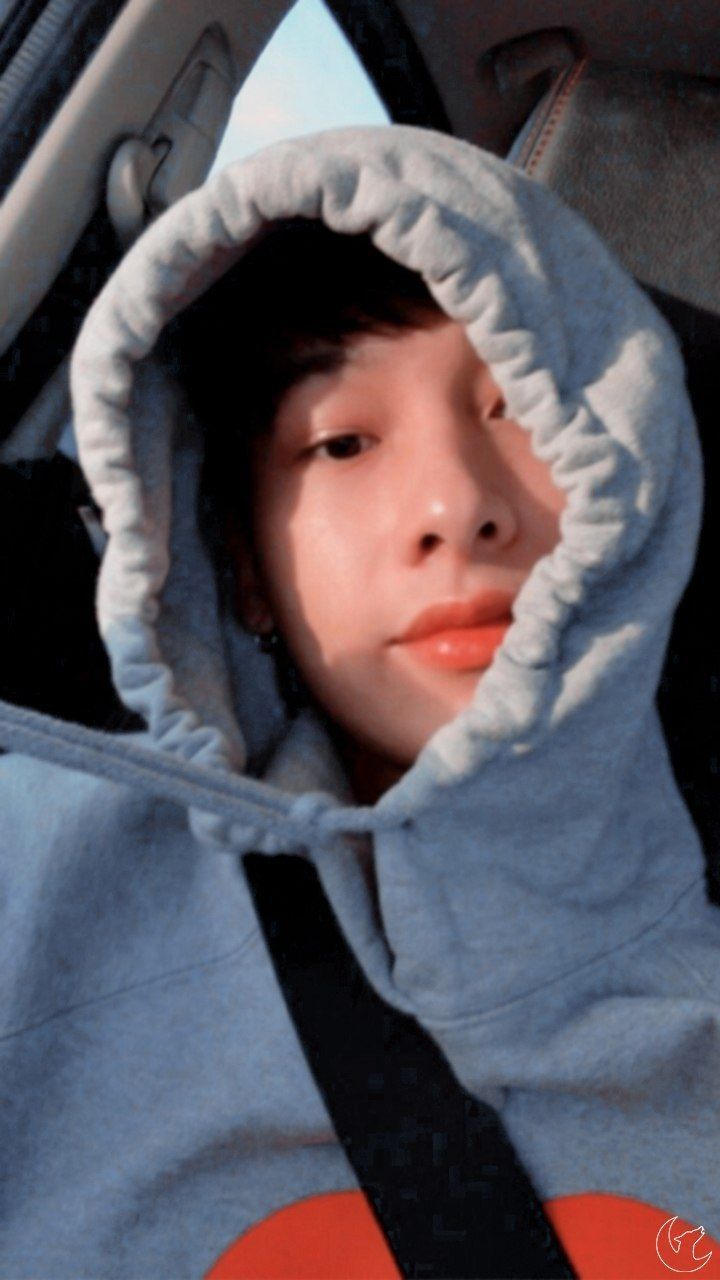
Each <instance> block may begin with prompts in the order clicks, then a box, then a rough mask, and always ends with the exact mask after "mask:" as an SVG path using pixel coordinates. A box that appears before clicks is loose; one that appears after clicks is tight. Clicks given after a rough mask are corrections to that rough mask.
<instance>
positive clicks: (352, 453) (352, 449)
mask: <svg viewBox="0 0 720 1280" xmlns="http://www.w3.org/2000/svg"><path fill="white" fill-rule="evenodd" d="M372 444H373V441H372V439H371V438H370V437H369V436H364V435H361V434H360V433H359V432H356V431H347V432H345V433H344V434H343V435H337V436H329V437H328V438H327V439H325V440H318V441H317V443H316V444H313V445H311V446H310V448H309V449H308V451H307V452H308V454H310V455H311V456H312V457H316V458H318V457H320V458H329V459H332V460H333V461H334V462H343V461H344V460H345V459H346V458H356V457H357V456H358V455H359V454H361V453H365V452H366V450H367V449H369V448H372Z"/></svg>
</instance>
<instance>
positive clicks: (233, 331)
mask: <svg viewBox="0 0 720 1280" xmlns="http://www.w3.org/2000/svg"><path fill="white" fill-rule="evenodd" d="M442 314H443V313H442V312H441V310H440V308H439V307H438V304H437V303H436V302H435V301H434V299H433V298H432V295H431V294H430V293H429V291H428V289H427V287H426V285H425V283H424V281H423V280H422V278H421V276H419V275H418V274H417V273H416V272H415V271H410V270H408V268H406V267H402V266H400V265H399V264H398V263H396V262H394V261H393V260H392V259H390V258H387V257H386V256H385V255H384V254H383V253H381V252H380V251H379V250H378V249H376V248H375V246H374V245H373V243H372V241H371V239H370V237H369V236H367V235H341V234H339V233H337V232H334V231H331V230H330V229H329V228H328V227H327V226H325V224H324V223H322V222H320V221H316V220H311V219H306V218H293V219H287V220H285V221H282V222H277V223H274V224H272V225H271V226H270V227H269V228H267V229H266V230H265V231H264V232H263V233H261V235H260V236H259V237H258V239H257V241H256V242H255V244H253V245H252V246H251V247H250V248H249V249H248V251H247V252H246V253H245V254H244V256H243V257H242V258H240V259H239V261H238V262H237V263H235V265H234V266H232V267H231V268H230V269H229V270H228V271H227V272H226V273H225V275H223V276H221V277H220V279H219V280H217V281H216V282H215V284H213V285H212V286H211V287H210V288H209V289H208V290H207V292H206V293H205V294H203V295H202V296H201V297H200V298H199V299H198V300H197V301H196V302H195V303H193V304H192V305H191V306H190V307H189V308H188V309H187V311H185V312H183V313H182V314H181V315H179V316H178V317H177V319H176V320H175V321H174V322H173V324H172V325H171V326H170V328H169V329H168V332H167V334H166V337H165V339H164V352H165V357H166V359H167V360H169V362H170V363H171V365H172V368H173V372H174V374H175V376H176V377H177V378H178V379H179V380H180V382H181V383H182V384H183V385H184V387H185V391H186V394H187V396H188V400H189V402H190V406H191V408H192V410H193V412H194V414H195V416H196V418H197V419H198V421H199V422H200V424H201V426H202V428H203V430H204V431H205V433H206V477H205V485H204V488H205V490H206V493H208V494H212V495H213V497H214V499H215V501H216V502H219V504H220V506H221V507H224V508H225V509H227V504H228V503H229V502H232V503H233V505H234V504H237V503H241V504H242V509H243V510H245V509H246V507H247V497H248V494H247V491H246V490H245V489H244V488H243V486H244V485H245V484H246V483H247V476H248V472H249V467H248V465H247V446H248V442H249V440H250V439H252V438H254V437H256V436H257V435H258V434H262V433H263V432H264V431H267V430H268V429H269V428H270V427H271V426H272V422H273V420H274V418H275V415H276V414H277V411H278V408H279V405H280V402H281V400H282V398H283V396H284V395H285V394H286V393H287V392H288V391H289V390H290V389H291V387H293V386H295V385H296V384H297V383H298V382H300V381H301V380H302V379H303V378H305V377H308V376H309V375H310V374H313V373H322V372H330V371H331V370H333V369H337V368H339V367H340V366H341V365H342V363H343V361H344V359H345V357H346V352H347V348H348V346H349V344H350V343H351V342H352V341H353V339H354V338H357V337H359V336H360V335H361V334H364V333H380V332H392V331H394V330H398V329H399V330H402V329H408V328H413V327H415V326H418V325H423V324H428V323H432V321H433V320H436V319H439V318H440V317H441V316H442Z"/></svg>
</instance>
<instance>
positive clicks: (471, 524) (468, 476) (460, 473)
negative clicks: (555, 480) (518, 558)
mask: <svg viewBox="0 0 720 1280" xmlns="http://www.w3.org/2000/svg"><path fill="white" fill-rule="evenodd" d="M417 444H418V448H417V450H416V452H415V465H413V466H411V467H410V469H409V470H408V472H407V473H406V481H407V487H406V491H405V502H404V504H403V505H404V509H405V519H404V525H405V528H404V532H403V535H402V542H403V544H404V548H405V558H406V560H407V561H408V562H410V563H418V562H419V561H421V560H423V559H426V558H427V557H429V556H431V555H438V554H440V553H442V552H443V551H444V552H445V553H448V554H451V555H457V556H458V557H461V558H467V559H469V560H492V559H494V558H496V557H497V556H500V555H501V554H502V553H503V552H504V551H505V550H506V549H507V548H508V547H510V546H511V545H512V544H513V543H514V541H515V539H516V538H517V536H518V531H519V521H518V514H517V511H516V504H515V501H514V499H513V496H512V494H511V493H510V492H509V491H508V486H507V484H506V481H505V476H504V474H503V472H502V471H501V470H500V469H499V468H498V466H497V462H496V460H495V459H494V458H493V456H492V453H491V451H490V450H489V449H488V448H486V447H484V445H483V441H482V439H481V438H480V437H479V436H478V432H477V427H475V430H474V432H473V436H472V437H468V436H467V435H465V436H463V435H461V434H459V433H458V432H457V431H456V430H447V431H443V430H442V429H440V430H437V431H435V432H428V435H427V437H426V438H425V440H424V441H420V440H418V441H417ZM418 459H420V461H418Z"/></svg>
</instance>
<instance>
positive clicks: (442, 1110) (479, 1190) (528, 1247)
mask: <svg viewBox="0 0 720 1280" xmlns="http://www.w3.org/2000/svg"><path fill="white" fill-rule="evenodd" d="M244 864H245V870H246V874H247V877H248V882H249V885H250V889H251V891H252V894H253V898H254V900H255V906H256V910H257V913H258V916H259V919H260V922H261V926H262V929H263V932H264V935H265V939H266V942H267V945H268V949H269V951H270V955H271V957H272V961H273V964H274V967H275V972H276V974H277V978H278V981H279V983H280V986H281V988H282V992H283V996H284V998H285V1002H286V1004H287V1007H288V1010H289V1012H290V1015H291V1017H292V1019H293V1021H294V1023H295V1027H296V1030H297V1032H298V1035H299V1038H300V1041H301V1044H302V1046H303V1049H304V1052H305V1056H306V1058H307V1061H308V1064H309V1066H310V1068H311V1070H312V1073H313V1075H314V1077H315V1081H316V1083H317V1085H318V1087H319V1089H320V1092H321V1094H322V1097H323V1100H324V1102H325V1105H326V1107H327V1110H328V1113H329V1115H330V1117H331V1119H332V1122H333V1125H334V1127H335V1130H336V1132H337V1135H338V1138H339V1139H340V1141H341V1143H342V1145H343V1147H344V1149H345V1152H346V1154H347V1156H348V1158H349V1160H350V1163H351V1164H352V1167H353V1169H354V1171H355V1175H356V1177H357V1180H358V1183H359V1185H360V1187H361V1188H362V1190H363V1191H364V1193H365V1195H366V1197H367V1198H368V1200H369V1202H370V1205H371V1206H372V1208H373V1210H374V1213H375V1216H376V1217H377V1219H378V1221H379V1223H380V1225H381V1227H382V1229H383V1232H384V1234H385V1236H386V1239H387V1241H388V1245H389V1247H390V1249H391V1251H392V1253H393V1254H394V1256H395V1259H396V1261H397V1264H398V1267H399V1269H400V1271H401V1272H402V1274H403V1276H405V1277H412V1278H413V1280H434V1278H435V1277H437V1278H438V1280H440V1278H442V1280H500V1278H501V1277H502V1278H503V1280H506V1278H509V1277H523V1278H524V1280H528V1278H532V1280H540V1278H541V1277H543V1278H544V1277H548V1278H550V1277H553V1278H555V1277H568V1278H572V1277H574V1276H575V1274H576V1273H575V1272H574V1271H573V1270H572V1267H571V1266H570V1263H569V1261H568V1258H567V1256H566V1254H565V1252H564V1250H563V1247H562V1245H561V1243H560V1241H559V1240H558V1238H557V1235H556V1233H555V1231H554V1229H553V1227H552V1225H551V1223H550V1222H549V1220H548V1219H547V1217H546V1216H545V1213H544V1212H543V1208H542V1204H541V1202H540V1200H539V1198H538V1196H537V1193H536V1191H535V1189H534V1187H533V1186H532V1183H531V1182H530V1179H529V1177H528V1175H527V1173H526V1172H525V1170H524V1168H523V1166H522V1165H521V1163H520V1161H519V1159H518V1157H517V1155H516V1153H515V1151H514V1149H513V1147H512V1145H511V1143H510V1140H509V1138H508V1137H507V1135H506V1133H505V1132H504V1130H503V1127H502V1124H501V1122H500V1118H499V1116H498V1114H497V1112H496V1111H495V1110H494V1109H493V1108H492V1107H491V1106H489V1105H488V1104H487V1103H484V1102H480V1101H478V1100H477V1099H475V1098H473V1097H471V1095H470V1094H468V1093H466V1092H465V1090H464V1089H463V1088H462V1087H461V1086H460V1085H459V1084H458V1082H457V1080H456V1079H455V1077H454V1075H453V1074H452V1071H451V1070H450V1067H449V1066H448V1064H447V1062H446V1060H445V1059H444V1057H443V1056H442V1054H441V1052H440V1050H439V1049H438V1048H437V1047H436V1045H435V1044H434V1043H433V1041H432V1040H431V1039H430V1037H429V1036H428V1035H427V1034H426V1033H425V1032H424V1031H423V1030H422V1028H421V1027H420V1025H419V1024H418V1023H417V1022H416V1021H415V1019H413V1018H411V1017H408V1016H407V1015H405V1014H402V1013H399V1012H398V1011H397V1010H395V1009H393V1008H392V1007H391V1006H390V1005H388V1004H387V1003H386V1002H385V1001H384V1000H382V999H381V997H380V996H378V995H377V993H376V992H375V991H374V990H373V989H372V988H371V987H370V985H369V983H368V982H367V980H366V979H365V977H364V974H363V973H362V970H361V969H360V967H359V965H358V963H357V961H356V959H355V957H354V955H353V953H352V951H351V950H350V948H349V947H348V945H347V943H346V942H345V940H344V938H343V936H342V933H341V932H340V929H339V927H338V925H337V923H336V921H335V917H334V915H333V912H332V910H331V908H330V905H329V903H328V900H327V898H326V897H325V894H324V892H323V890H322V886H321V884H320V881H319V878H318V876H317V873H316V871H315V869H314V867H313V866H312V865H311V864H310V863H309V862H307V861H306V860H305V859H303V858H300V857H295V856H290V855H279V856H275V857H265V856H263V855H262V854H256V853H252V854H248V855H246V856H245V858H244ZM368 1280H372V1277H368Z"/></svg>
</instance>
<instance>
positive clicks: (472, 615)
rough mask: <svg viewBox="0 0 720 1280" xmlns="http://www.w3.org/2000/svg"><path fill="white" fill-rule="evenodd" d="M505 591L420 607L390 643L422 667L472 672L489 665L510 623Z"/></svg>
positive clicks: (509, 602) (508, 596) (508, 601)
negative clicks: (427, 607) (398, 647)
mask: <svg viewBox="0 0 720 1280" xmlns="http://www.w3.org/2000/svg"><path fill="white" fill-rule="evenodd" d="M513 599H514V597H513V596H512V595H510V594H509V593H508V592H499V591H495V592H487V593H485V594H484V595H482V596H478V597H476V598H475V599H473V600H469V601H448V602H447V603H441V604H436V605H431V606H430V608H429V609H424V610H423V612H422V613H420V614H419V615H418V616H417V617H416V618H415V619H414V621H413V622H412V623H411V624H410V626H409V627H408V628H407V629H406V630H405V631H404V632H403V634H402V635H400V636H399V637H397V638H396V639H395V640H393V641H392V643H393V644H394V645H398V646H400V647H402V649H403V650H405V651H406V652H408V653H409V654H411V655H412V657H413V658H415V659H417V661H419V662H422V663H424V664H425V665H426V666H432V667H439V668H442V669H445V670H448V671H474V670H482V669H484V668H486V667H489V666H490V663H491V662H492V659H493V655H494V654H495V651H496V649H498V648H499V646H500V645H501V644H502V641H503V639H504V637H505V634H506V632H507V630H508V627H509V626H510V625H511V624H512V621H513V617H512V611H511V610H512V601H513Z"/></svg>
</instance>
